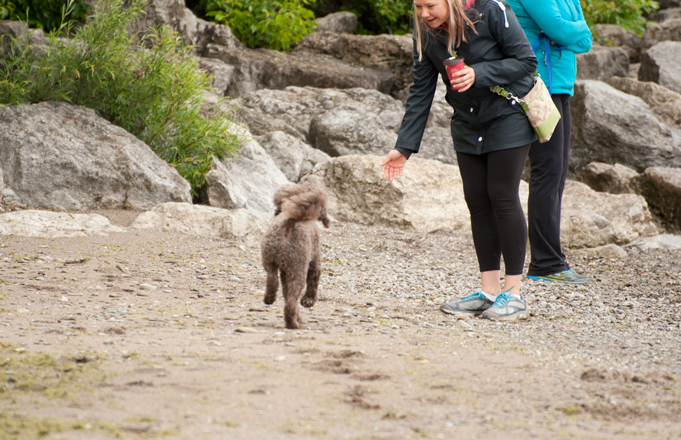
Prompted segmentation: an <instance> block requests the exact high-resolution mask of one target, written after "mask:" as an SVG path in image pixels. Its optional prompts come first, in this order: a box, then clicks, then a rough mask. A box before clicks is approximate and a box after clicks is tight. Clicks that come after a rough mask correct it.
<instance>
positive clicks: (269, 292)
mask: <svg viewBox="0 0 681 440" xmlns="http://www.w3.org/2000/svg"><path fill="white" fill-rule="evenodd" d="M264 266H265V272H267V284H266V285H265V304H273V303H274V301H276V300H277V289H279V279H278V278H277V272H279V270H278V269H277V266H275V265H274V264H265V265H264Z"/></svg>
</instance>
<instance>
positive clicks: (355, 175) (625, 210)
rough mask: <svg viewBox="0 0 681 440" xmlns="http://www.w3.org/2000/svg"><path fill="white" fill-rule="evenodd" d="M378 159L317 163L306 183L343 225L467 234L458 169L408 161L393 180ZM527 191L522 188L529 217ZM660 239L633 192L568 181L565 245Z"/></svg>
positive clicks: (563, 228) (467, 220)
mask: <svg viewBox="0 0 681 440" xmlns="http://www.w3.org/2000/svg"><path fill="white" fill-rule="evenodd" d="M379 163H380V159H379V158H373V157H370V156H342V157H338V158H334V159H332V160H330V161H328V162H325V163H323V164H321V165H317V166H316V167H315V169H314V172H313V173H312V174H311V175H309V176H306V177H305V178H304V179H303V180H305V181H307V180H310V181H312V182H314V183H315V184H317V185H319V186H321V187H323V188H325V189H326V191H327V193H328V195H329V202H328V205H327V209H328V211H329V213H330V214H331V215H333V216H334V217H337V218H339V219H341V220H346V221H352V222H357V223H363V224H368V225H374V224H378V225H386V226H393V227H413V228H415V229H417V230H421V231H428V232H431V231H435V230H438V229H443V228H445V229H454V230H460V231H470V215H469V212H468V207H467V205H466V201H465V199H464V196H463V184H462V182H461V177H460V174H459V170H458V167H456V166H454V165H447V164H443V163H441V162H438V161H433V160H423V159H416V158H412V159H409V161H408V162H407V164H406V165H405V169H404V174H403V175H402V177H400V178H398V179H396V180H395V181H393V182H392V183H391V182H389V181H388V180H387V179H386V178H385V176H384V175H383V169H382V168H381V167H380V165H379ZM527 195H528V186H527V184H526V183H525V182H521V184H520V198H521V203H522V204H523V205H524V210H525V212H527ZM656 234H657V228H656V226H655V224H654V223H653V222H652V219H651V215H650V212H649V211H648V208H647V205H646V201H645V200H644V199H643V197H641V196H638V195H634V194H622V195H613V194H607V193H598V192H595V191H593V190H591V189H590V188H589V187H588V186H586V185H584V184H583V183H580V182H573V181H570V182H568V184H567V185H566V188H565V193H564V196H563V211H562V216H561V237H562V241H563V245H564V246H565V247H566V248H571V249H578V248H589V247H597V246H604V245H608V244H616V245H623V244H627V243H630V242H632V241H634V240H638V239H639V238H641V237H648V236H652V235H656Z"/></svg>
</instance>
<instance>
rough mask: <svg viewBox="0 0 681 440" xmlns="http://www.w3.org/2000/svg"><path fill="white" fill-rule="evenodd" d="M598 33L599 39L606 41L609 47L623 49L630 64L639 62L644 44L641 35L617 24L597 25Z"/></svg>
mask: <svg viewBox="0 0 681 440" xmlns="http://www.w3.org/2000/svg"><path fill="white" fill-rule="evenodd" d="M596 31H597V32H598V36H599V38H600V39H604V40H605V43H606V44H607V45H609V46H615V47H620V48H622V49H623V50H624V51H625V52H626V53H627V55H628V56H629V61H630V62H632V63H637V62H638V61H639V58H640V51H641V46H642V43H643V41H642V38H641V36H640V35H637V34H636V33H635V32H632V31H628V30H626V29H624V28H623V27H621V26H618V25H616V24H597V25H596Z"/></svg>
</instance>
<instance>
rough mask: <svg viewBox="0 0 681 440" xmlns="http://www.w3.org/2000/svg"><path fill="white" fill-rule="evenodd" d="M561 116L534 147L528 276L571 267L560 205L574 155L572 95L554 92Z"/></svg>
mask: <svg viewBox="0 0 681 440" xmlns="http://www.w3.org/2000/svg"><path fill="white" fill-rule="evenodd" d="M551 97H552V98H553V102H555V103H556V106H557V107H558V111H560V114H561V119H560V121H559V122H558V126H557V127H556V130H555V131H554V132H553V136H551V140H550V141H548V142H546V143H543V144H541V143H539V142H538V141H537V142H535V143H533V144H532V146H531V147H530V166H531V167H532V173H531V174H530V197H529V199H528V202H527V211H528V213H527V214H528V223H529V224H528V233H529V238H530V252H531V258H530V267H529V269H528V271H527V274H528V275H538V276H541V275H549V274H552V273H556V272H562V271H564V270H567V269H569V268H570V267H569V266H568V264H567V262H566V261H565V255H564V254H563V252H562V251H561V248H560V208H561V201H562V199H563V189H564V188H565V179H566V178H567V171H568V159H569V154H570V130H571V128H572V119H571V118H570V100H569V99H570V96H569V95H565V94H561V95H551Z"/></svg>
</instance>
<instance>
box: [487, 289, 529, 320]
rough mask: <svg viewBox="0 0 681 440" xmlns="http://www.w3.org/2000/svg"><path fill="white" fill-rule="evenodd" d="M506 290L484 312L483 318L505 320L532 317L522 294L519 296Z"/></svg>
mask: <svg viewBox="0 0 681 440" xmlns="http://www.w3.org/2000/svg"><path fill="white" fill-rule="evenodd" d="M506 292H508V291H506ZM506 292H502V293H500V294H499V295H498V296H497V300H496V301H494V304H492V305H491V306H490V307H489V308H488V309H487V310H485V311H484V312H483V313H482V315H481V318H484V319H492V320H504V321H505V320H514V319H527V318H529V317H530V313H529V310H528V308H527V303H526V302H525V299H524V298H523V297H522V296H521V297H520V298H518V297H516V296H514V295H511V294H510V293H506Z"/></svg>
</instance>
